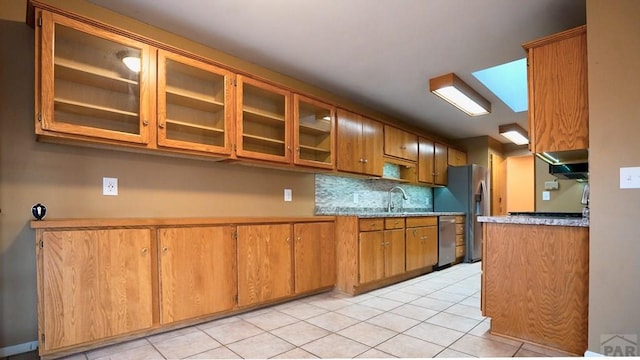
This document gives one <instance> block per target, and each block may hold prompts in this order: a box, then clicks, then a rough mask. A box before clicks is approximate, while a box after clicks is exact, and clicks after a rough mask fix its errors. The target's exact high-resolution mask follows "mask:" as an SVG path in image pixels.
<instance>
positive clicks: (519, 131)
mask: <svg viewBox="0 0 640 360" xmlns="http://www.w3.org/2000/svg"><path fill="white" fill-rule="evenodd" d="M498 131H499V132H500V135H502V136H504V137H506V138H507V139H509V140H510V141H511V142H512V143H514V144H516V145H525V144H528V143H529V134H528V133H527V131H526V130H525V129H523V128H522V127H520V125H518V124H515V123H514V124H507V125H500V126H498Z"/></svg>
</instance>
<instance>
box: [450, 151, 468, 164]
mask: <svg viewBox="0 0 640 360" xmlns="http://www.w3.org/2000/svg"><path fill="white" fill-rule="evenodd" d="M447 164H449V165H451V166H461V165H467V153H466V152H464V151H461V150H458V149H454V148H452V147H450V148H448V149H447Z"/></svg>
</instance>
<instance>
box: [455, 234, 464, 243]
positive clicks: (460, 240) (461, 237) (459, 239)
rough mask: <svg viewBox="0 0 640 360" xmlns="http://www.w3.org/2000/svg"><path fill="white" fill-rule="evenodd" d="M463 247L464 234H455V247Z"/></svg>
mask: <svg viewBox="0 0 640 360" xmlns="http://www.w3.org/2000/svg"><path fill="white" fill-rule="evenodd" d="M460 245H462V246H464V234H457V235H456V246H460Z"/></svg>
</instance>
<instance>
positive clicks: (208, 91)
mask: <svg viewBox="0 0 640 360" xmlns="http://www.w3.org/2000/svg"><path fill="white" fill-rule="evenodd" d="M166 61H167V63H166V75H165V76H166V88H165V96H166V105H167V108H166V110H167V113H166V120H165V122H166V137H167V139H171V140H179V141H186V142H191V143H198V144H206V145H213V146H224V140H225V136H224V133H225V116H224V115H225V111H224V109H225V108H224V107H225V103H224V101H225V79H224V76H223V75H219V74H215V73H211V72H208V71H205V70H202V69H199V68H196V67H193V66H189V65H186V64H183V63H180V62H177V61H174V60H171V59H166Z"/></svg>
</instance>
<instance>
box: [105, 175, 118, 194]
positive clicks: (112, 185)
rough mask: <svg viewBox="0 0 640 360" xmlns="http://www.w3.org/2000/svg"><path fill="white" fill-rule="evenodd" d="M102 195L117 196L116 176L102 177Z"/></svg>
mask: <svg viewBox="0 0 640 360" xmlns="http://www.w3.org/2000/svg"><path fill="white" fill-rule="evenodd" d="M102 195H106V196H118V178H109V177H103V178H102Z"/></svg>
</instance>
